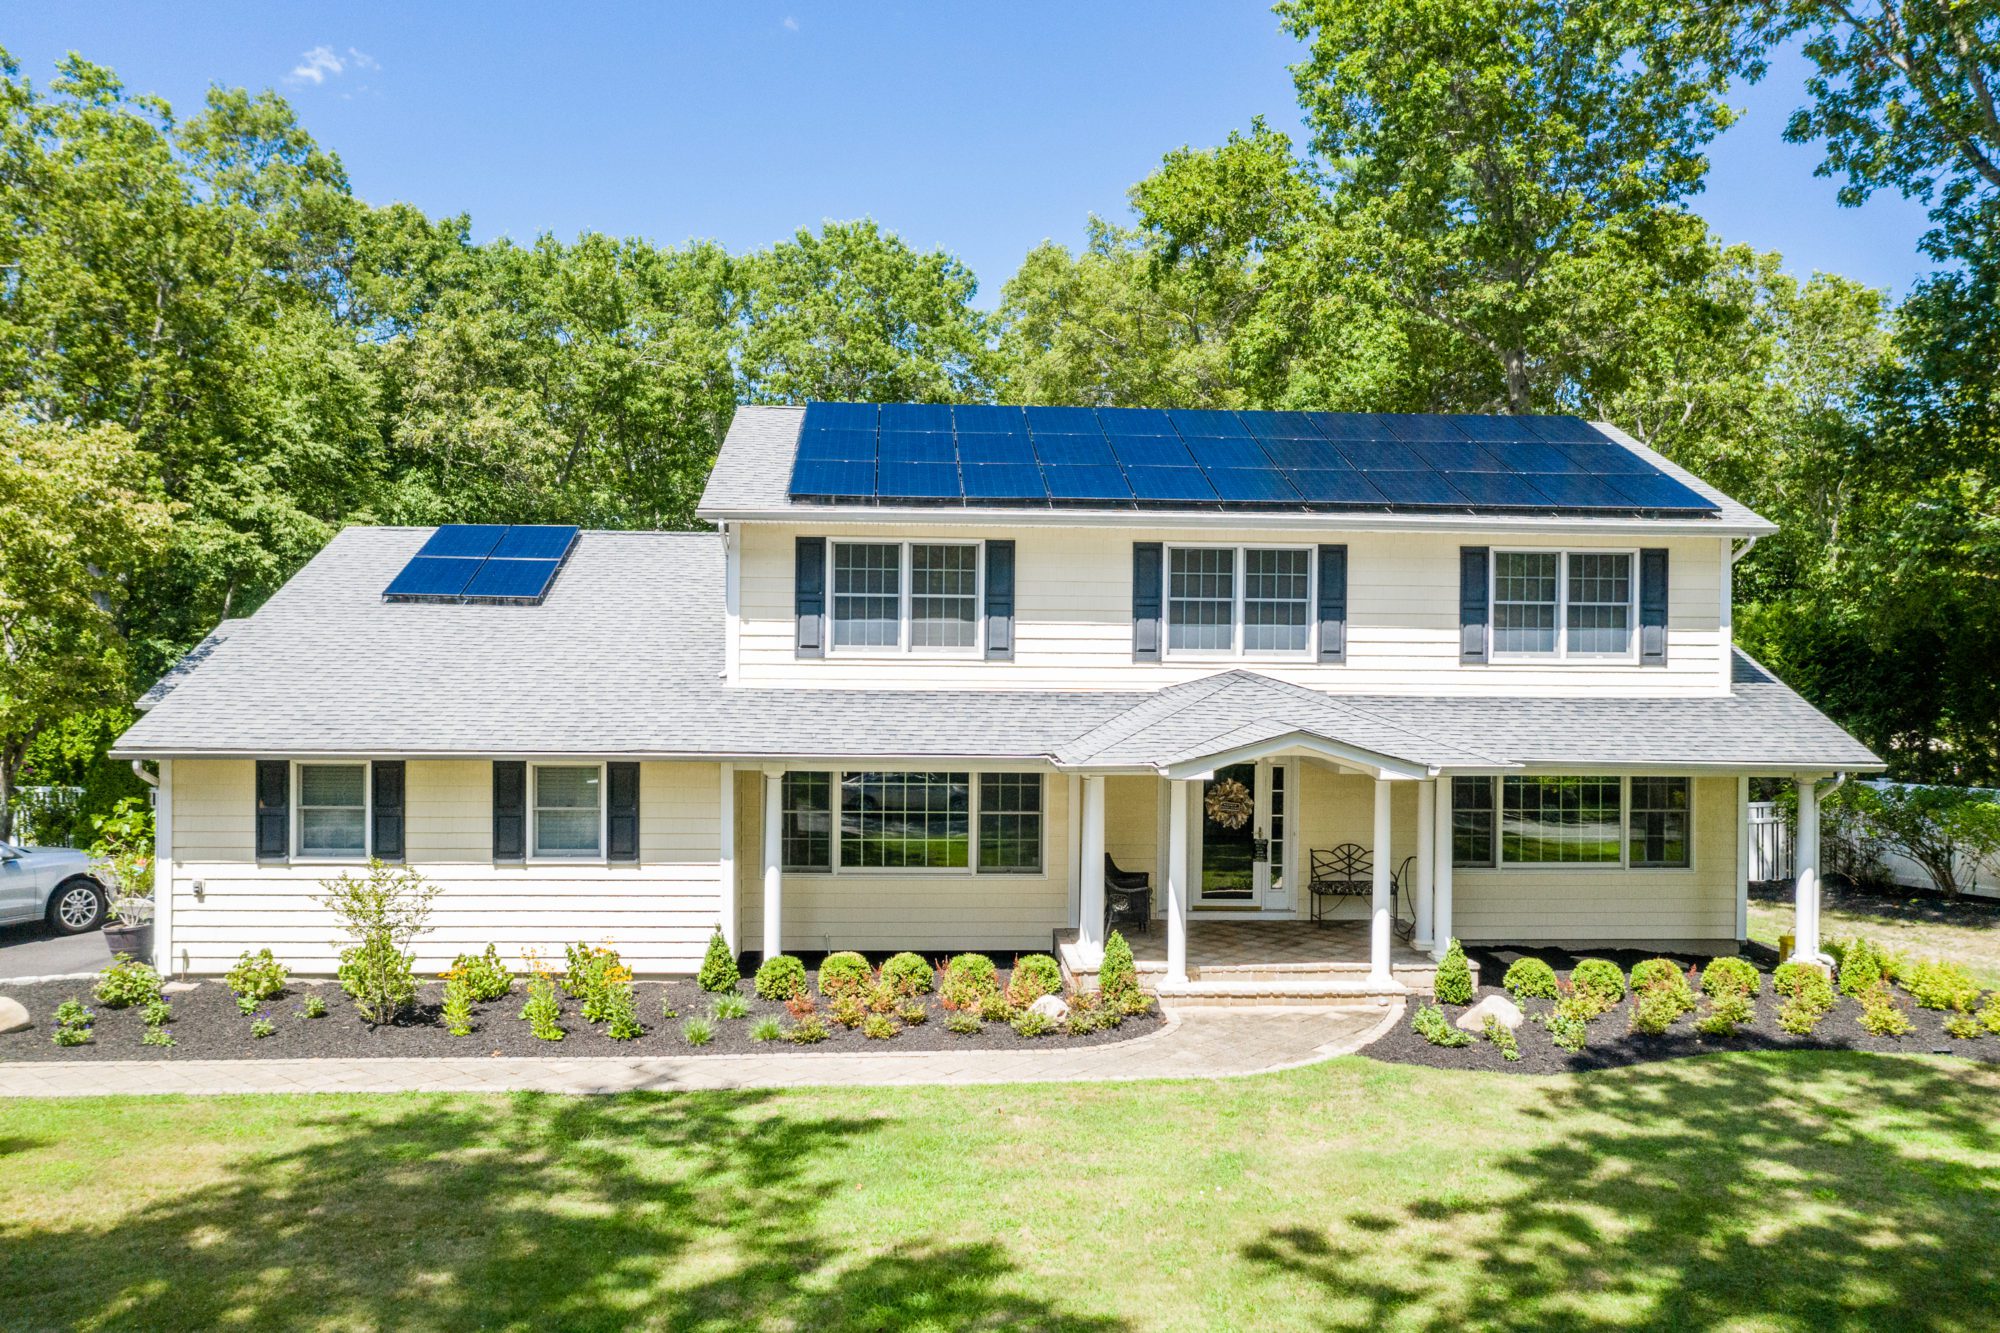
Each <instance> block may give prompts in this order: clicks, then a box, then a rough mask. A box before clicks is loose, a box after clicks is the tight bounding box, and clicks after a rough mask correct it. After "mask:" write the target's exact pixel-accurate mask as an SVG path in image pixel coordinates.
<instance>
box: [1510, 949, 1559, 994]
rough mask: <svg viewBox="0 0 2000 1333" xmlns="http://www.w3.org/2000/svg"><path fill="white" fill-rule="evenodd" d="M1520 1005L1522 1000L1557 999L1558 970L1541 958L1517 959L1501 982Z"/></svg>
mask: <svg viewBox="0 0 2000 1333" xmlns="http://www.w3.org/2000/svg"><path fill="white" fill-rule="evenodd" d="M1500 985H1501V987H1502V988H1503V989H1505V990H1506V992H1507V993H1508V994H1509V995H1511V996H1513V997H1514V999H1515V1001H1516V1002H1517V1003H1518V1002H1519V1001H1522V1000H1553V999H1555V998H1556V970H1555V969H1554V968H1553V967H1550V966H1549V965H1548V964H1547V963H1545V962H1543V961H1542V960H1541V959H1539V958H1516V959H1515V960H1514V962H1513V965H1512V966H1511V967H1509V968H1508V969H1507V975H1506V976H1505V977H1503V978H1502V979H1501V981H1500Z"/></svg>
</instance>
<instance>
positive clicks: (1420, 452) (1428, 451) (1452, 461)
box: [1410, 440, 1509, 472]
mask: <svg viewBox="0 0 2000 1333" xmlns="http://www.w3.org/2000/svg"><path fill="white" fill-rule="evenodd" d="M1410 452H1411V453H1412V454H1414V455H1415V456H1416V457H1417V458H1419V459H1421V460H1423V461H1424V462H1425V463H1427V464H1429V465H1430V466H1431V467H1434V468H1436V469H1437V470H1438V471H1440V472H1506V471H1508V470H1509V469H1508V468H1507V466H1506V465H1505V464H1503V463H1502V462H1501V461H1500V460H1499V459H1497V458H1495V457H1494V456H1493V455H1492V454H1490V453H1488V452H1486V450H1484V449H1481V448H1480V447H1479V446H1478V445H1476V444H1473V443H1472V442H1471V441H1469V440H1458V441H1456V442H1453V441H1446V440H1433V441H1427V442H1425V443H1423V444H1413V445H1411V446H1410Z"/></svg>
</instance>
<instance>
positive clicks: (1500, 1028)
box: [1486, 1014, 1521, 1060]
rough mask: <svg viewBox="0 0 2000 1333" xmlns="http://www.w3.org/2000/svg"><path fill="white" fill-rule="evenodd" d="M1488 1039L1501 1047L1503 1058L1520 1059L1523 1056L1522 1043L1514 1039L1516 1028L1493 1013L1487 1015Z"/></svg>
mask: <svg viewBox="0 0 2000 1333" xmlns="http://www.w3.org/2000/svg"><path fill="white" fill-rule="evenodd" d="M1486 1040H1488V1041H1490V1042H1492V1043H1493V1044H1494V1045H1495V1046H1497V1047H1499V1048H1500V1058H1501V1059H1503V1060H1518V1059H1520V1058H1521V1043H1520V1042H1518V1041H1516V1040H1514V1029H1512V1028H1510V1027H1508V1026H1507V1025H1506V1024H1505V1023H1502V1022H1501V1021H1500V1020H1499V1019H1498V1018H1496V1017H1494V1016H1493V1015H1492V1014H1488V1015H1486Z"/></svg>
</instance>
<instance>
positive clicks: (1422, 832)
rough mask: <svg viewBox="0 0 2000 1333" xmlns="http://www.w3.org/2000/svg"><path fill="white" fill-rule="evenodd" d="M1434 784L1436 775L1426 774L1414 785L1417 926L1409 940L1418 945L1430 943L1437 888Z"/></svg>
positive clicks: (1426, 947) (1435, 784)
mask: <svg viewBox="0 0 2000 1333" xmlns="http://www.w3.org/2000/svg"><path fill="white" fill-rule="evenodd" d="M1437 785H1438V779H1436V778H1429V779H1426V780H1425V781H1424V782H1422V783H1421V784H1419V786H1418V788H1417V891H1416V894H1415V895H1414V896H1415V898H1416V900H1417V903H1416V930H1415V932H1414V933H1413V935H1412V937H1411V940H1410V943H1411V944H1413V945H1415V946H1416V947H1417V948H1419V949H1428V948H1430V947H1431V898H1432V894H1433V893H1434V892H1435V891H1436V880H1435V879H1434V878H1433V874H1432V868H1433V867H1434V866H1435V864H1436V861H1437V834H1436V832H1435V831H1434V830H1433V827H1432V826H1433V825H1434V824H1435V823H1436V822H1437V797H1436V795H1434V793H1435V791H1436V788H1437Z"/></svg>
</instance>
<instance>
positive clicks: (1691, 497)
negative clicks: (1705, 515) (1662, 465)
mask: <svg viewBox="0 0 2000 1333" xmlns="http://www.w3.org/2000/svg"><path fill="white" fill-rule="evenodd" d="M1603 480H1604V481H1605V482H1606V483H1607V484H1609V485H1610V487H1611V488H1612V489H1613V490H1615V491H1617V492H1618V493H1619V494H1620V495H1622V496H1624V497H1625V498H1626V499H1627V500H1630V501H1631V502H1632V503H1633V504H1635V505H1638V506H1640V507H1641V508H1645V509H1702V508H1706V507H1707V506H1708V501H1706V500H1704V499H1702V498H1701V494H1700V492H1698V491H1696V490H1694V489H1693V488H1692V487H1689V486H1686V485H1683V484H1682V483H1681V482H1679V481H1677V480H1675V479H1674V478H1672V477H1669V476H1667V475H1666V474H1665V473H1662V472H1656V473H1654V474H1653V475H1652V476H1649V477H1638V476H1632V475H1629V474H1620V475H1617V476H1610V477H1605V478H1604V479H1603Z"/></svg>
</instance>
